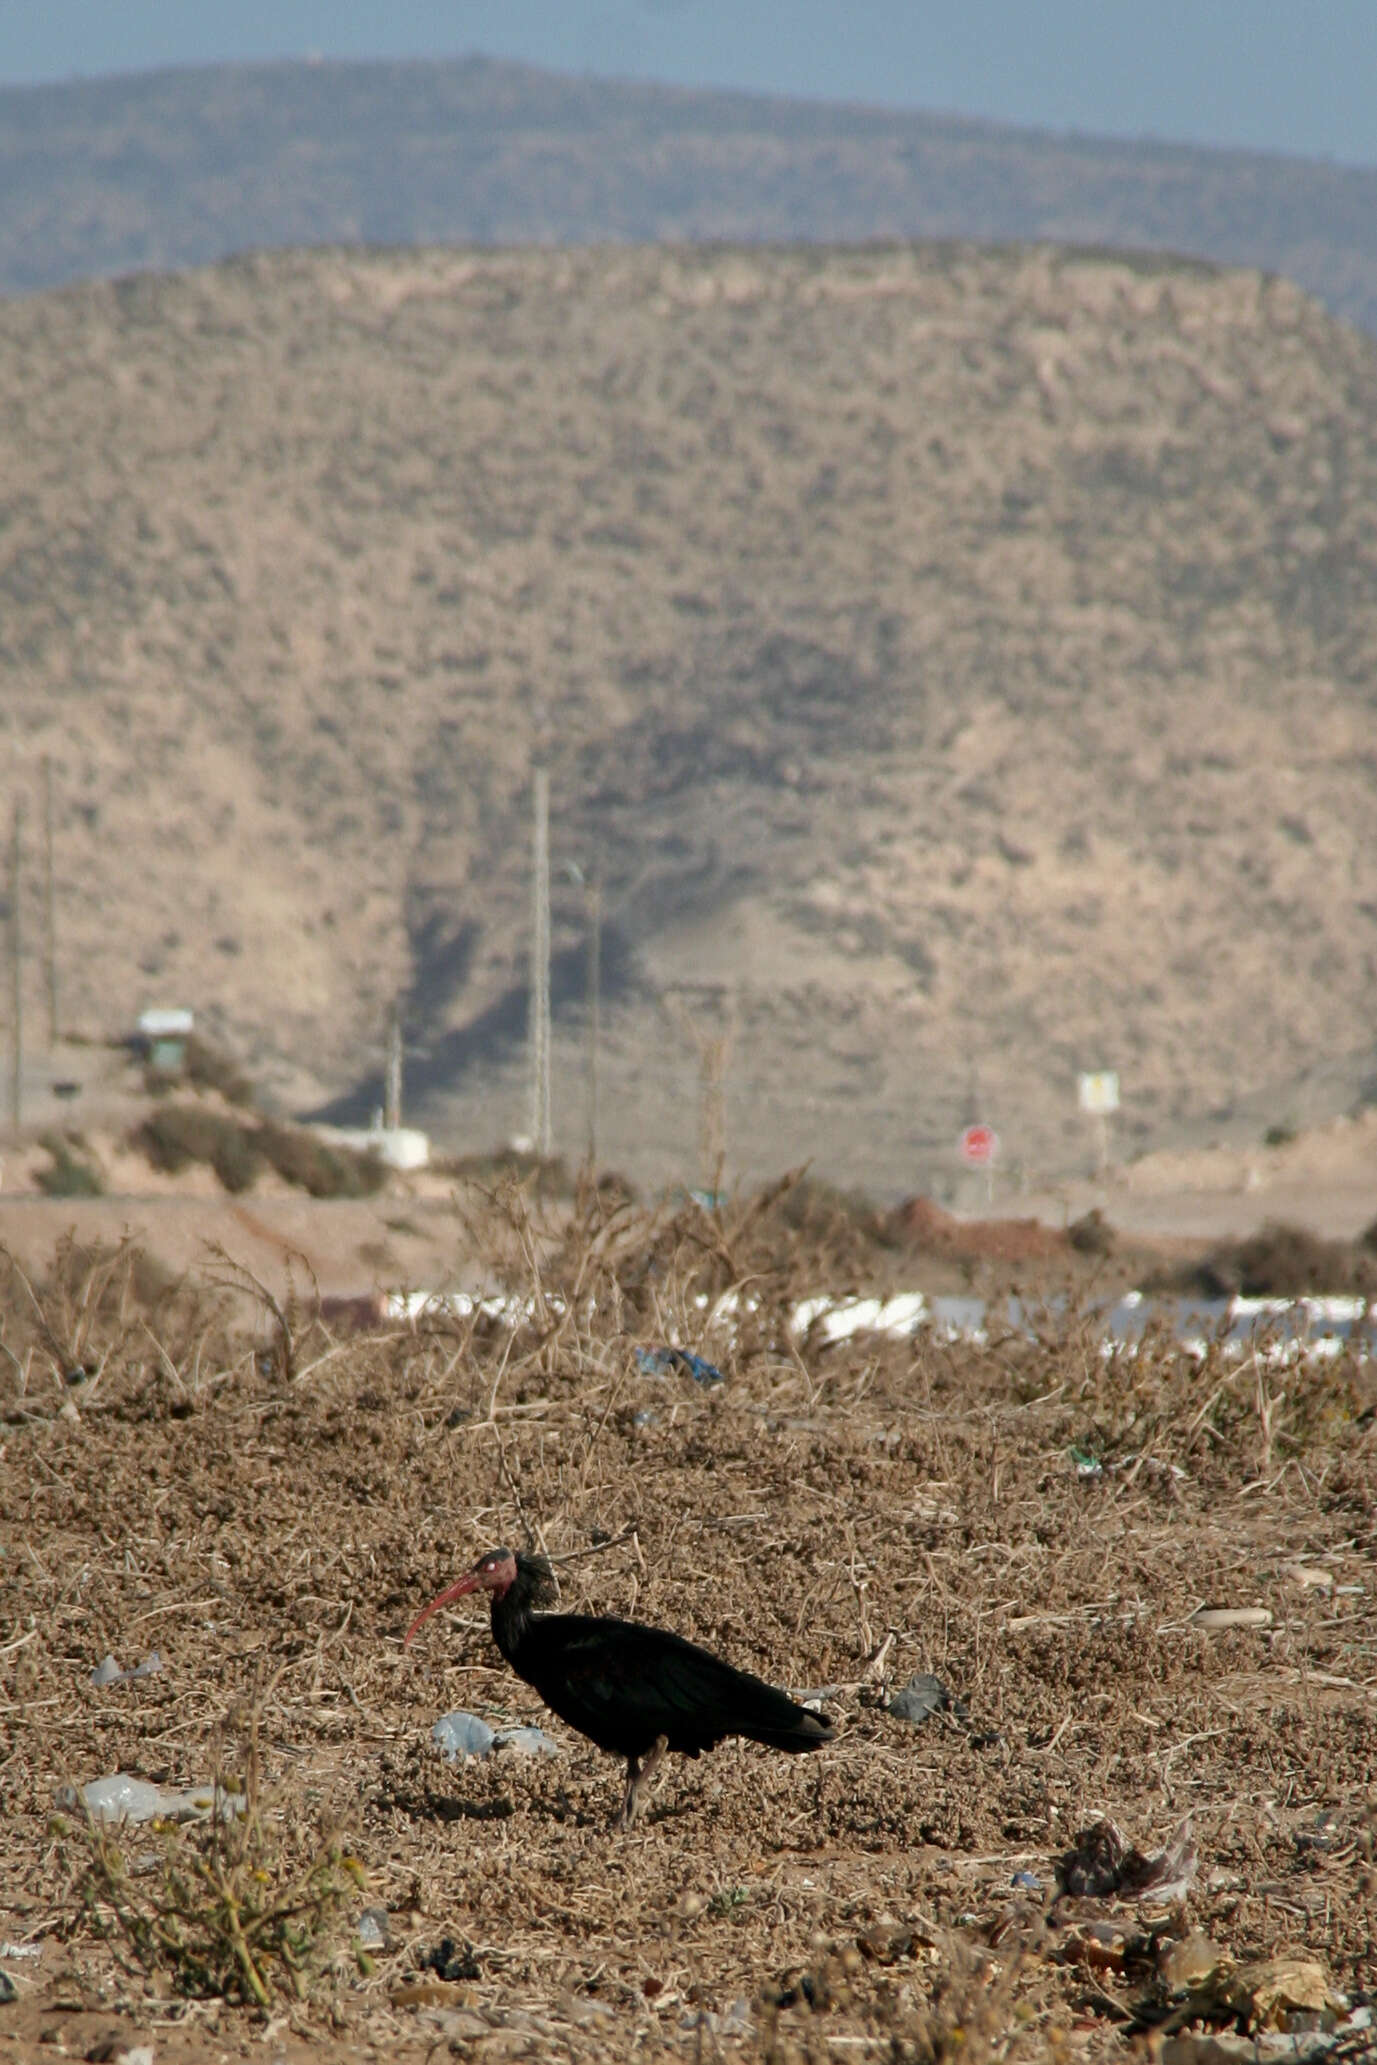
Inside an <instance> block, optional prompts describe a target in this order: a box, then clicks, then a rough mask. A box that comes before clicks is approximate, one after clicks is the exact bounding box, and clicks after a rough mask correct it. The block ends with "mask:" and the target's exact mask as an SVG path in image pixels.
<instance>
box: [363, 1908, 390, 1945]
mask: <svg viewBox="0 0 1377 2065" xmlns="http://www.w3.org/2000/svg"><path fill="white" fill-rule="evenodd" d="M358 1936H359V1942H360V1944H361V1945H362V1947H363V1948H364V1949H365V1950H390V1949H391V1948H392V1931H391V1928H390V1926H389V1917H388V1912H387V1909H386V1908H385V1907H365V1909H364V1911H363V1913H362V1914H361V1915H360V1916H359V1929H358Z"/></svg>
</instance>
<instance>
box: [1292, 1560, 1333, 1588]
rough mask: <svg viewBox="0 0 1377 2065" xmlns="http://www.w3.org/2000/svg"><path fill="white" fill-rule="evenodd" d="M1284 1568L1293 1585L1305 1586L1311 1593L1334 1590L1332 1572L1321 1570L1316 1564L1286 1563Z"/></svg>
mask: <svg viewBox="0 0 1377 2065" xmlns="http://www.w3.org/2000/svg"><path fill="white" fill-rule="evenodd" d="M1285 1568H1286V1575H1287V1577H1289V1578H1290V1580H1291V1582H1292V1583H1293V1584H1297V1585H1305V1586H1306V1587H1307V1588H1308V1589H1309V1590H1311V1591H1320V1592H1332V1591H1333V1589H1334V1573H1333V1571H1332V1570H1321V1569H1320V1567H1319V1565H1318V1564H1316V1563H1288V1564H1287V1565H1286V1566H1285Z"/></svg>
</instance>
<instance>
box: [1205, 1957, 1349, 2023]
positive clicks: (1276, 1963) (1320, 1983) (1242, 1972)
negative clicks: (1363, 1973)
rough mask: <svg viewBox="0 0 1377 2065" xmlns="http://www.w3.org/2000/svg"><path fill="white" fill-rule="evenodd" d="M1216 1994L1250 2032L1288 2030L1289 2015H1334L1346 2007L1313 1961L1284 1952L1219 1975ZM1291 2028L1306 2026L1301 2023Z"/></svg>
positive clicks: (1344, 2010)
mask: <svg viewBox="0 0 1377 2065" xmlns="http://www.w3.org/2000/svg"><path fill="white" fill-rule="evenodd" d="M1218 1992H1219V1999H1220V2001H1221V2002H1222V2003H1223V2005H1224V2006H1225V2007H1227V2008H1229V2009H1230V2010H1231V2011H1232V2013H1234V2014H1235V2015H1238V2016H1240V2017H1241V2018H1242V2020H1243V2022H1244V2023H1245V2024H1246V2026H1247V2028H1248V2030H1249V2031H1250V2032H1252V2033H1256V2031H1258V2030H1260V2029H1290V2028H1291V2027H1292V2026H1293V2025H1292V2017H1293V2016H1302V2017H1303V2016H1308V2015H1324V2014H1326V2013H1328V2014H1335V2015H1337V2014H1343V2013H1345V2012H1346V2011H1347V2008H1348V2002H1347V2001H1346V2000H1345V1999H1343V1997H1342V1996H1341V1995H1339V1994H1336V1993H1335V1992H1334V1989H1333V1987H1332V1986H1331V1984H1330V1980H1329V1974H1328V1972H1327V1971H1326V1970H1325V1968H1324V1966H1323V1965H1322V1964H1320V1963H1319V1961H1318V1960H1317V1959H1315V1958H1309V1957H1299V1956H1296V1955H1294V1954H1290V1953H1287V1952H1283V1953H1282V1954H1281V1955H1280V1956H1279V1957H1269V1958H1264V1959H1262V1960H1261V1961H1260V1962H1259V1963H1257V1964H1252V1965H1240V1966H1239V1967H1238V1969H1237V1970H1236V1971H1232V1972H1224V1973H1221V1975H1220V1978H1219V1981H1218ZM1295 2026H1297V2027H1299V2028H1305V2027H1306V2026H1307V2025H1306V2023H1305V2022H1304V2021H1301V2022H1299V2023H1297V2024H1296V2025H1295Z"/></svg>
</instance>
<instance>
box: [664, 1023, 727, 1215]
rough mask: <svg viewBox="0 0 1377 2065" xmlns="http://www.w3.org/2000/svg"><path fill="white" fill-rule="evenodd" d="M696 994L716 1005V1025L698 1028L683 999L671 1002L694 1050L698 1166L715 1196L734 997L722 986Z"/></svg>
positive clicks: (723, 1143)
mask: <svg viewBox="0 0 1377 2065" xmlns="http://www.w3.org/2000/svg"><path fill="white" fill-rule="evenodd" d="M699 994H700V995H701V996H703V997H704V998H708V997H712V998H713V999H714V1000H715V1002H716V1005H717V1012H718V1026H717V1030H716V1031H715V1032H708V1031H706V1030H705V1029H704V1028H703V1027H702V1026H700V1025H699V1023H698V1021H697V1019H696V1018H695V1017H694V1015H693V1012H692V1010H691V1009H690V1008H689V1006H688V1005H687V1004H686V1003H685V1002H684V1000H683V998H682V997H680V996H676V997H674V999H673V1003H674V1007H675V1012H676V1015H677V1016H678V1019H679V1023H680V1025H681V1026H682V1027H683V1029H684V1031H685V1032H686V1033H687V1034H688V1036H689V1039H690V1040H691V1041H692V1043H693V1045H694V1047H695V1048H696V1049H697V1051H698V1165H699V1170H700V1181H701V1183H702V1186H703V1189H704V1190H705V1191H707V1192H708V1193H709V1195H710V1196H712V1197H716V1196H717V1194H718V1192H719V1191H720V1190H721V1188H722V1171H723V1168H724V1166H725V1164H726V1159H727V1080H726V1078H727V1061H728V1058H729V1057H730V1054H731V1049H732V1039H733V1036H734V1034H735V1032H736V994H735V991H734V990H733V989H732V988H731V987H730V986H728V985H725V984H706V983H705V984H703V985H701V987H700V990H699Z"/></svg>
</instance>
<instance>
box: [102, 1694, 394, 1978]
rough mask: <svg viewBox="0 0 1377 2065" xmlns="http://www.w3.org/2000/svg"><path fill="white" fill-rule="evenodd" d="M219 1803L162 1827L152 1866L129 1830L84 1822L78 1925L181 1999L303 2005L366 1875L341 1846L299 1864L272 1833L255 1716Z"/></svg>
mask: <svg viewBox="0 0 1377 2065" xmlns="http://www.w3.org/2000/svg"><path fill="white" fill-rule="evenodd" d="M214 1799H215V1809H214V1812H213V1813H212V1814H211V1816H210V1818H209V1819H208V1820H206V1821H204V1822H196V1823H192V1824H189V1825H185V1826H181V1827H176V1828H169V1827H165V1826H162V1827H160V1828H159V1829H158V1831H157V1832H158V1836H159V1840H160V1843H161V1848H160V1850H159V1851H158V1852H157V1853H156V1854H155V1855H154V1856H153V1857H152V1858H151V1859H149V1858H147V1857H144V1858H140V1859H138V1860H131V1859H130V1857H129V1854H128V1845H129V1834H130V1832H129V1831H128V1830H127V1829H126V1828H124V1827H122V1826H120V1827H113V1828H112V1827H111V1826H109V1825H108V1824H106V1823H104V1822H101V1821H97V1820H95V1819H93V1818H91V1817H90V1816H88V1817H87V1819H86V1821H85V1823H84V1824H83V1825H81V1826H79V1827H72V1828H71V1830H70V1832H71V1833H72V1835H73V1836H74V1838H75V1840H76V1842H77V1844H78V1845H79V1847H80V1851H81V1862H80V1869H79V1872H78V1875H77V1880H76V1893H77V1898H78V1901H79V1905H80V1910H81V1913H82V1915H83V1917H84V1918H85V1920H86V1923H87V1925H88V1926H89V1927H90V1928H91V1929H92V1931H93V1932H94V1933H95V1934H96V1935H97V1936H99V1937H101V1938H103V1939H104V1940H105V1941H107V1942H110V1943H111V1944H112V1945H113V1946H114V1947H115V1949H116V1951H117V1953H122V1956H123V1961H124V1962H125V1963H126V1964H127V1965H128V1966H130V1967H132V1968H136V1969H139V1970H142V1971H144V1972H145V1973H148V1974H149V1975H157V1974H162V1975H164V1977H165V1978H166V1979H168V1980H170V1981H171V1984H172V1986H173V1988H174V1990H175V1991H176V1992H177V1993H178V1994H181V1995H183V1996H185V1997H189V1998H192V1999H211V1998H218V1999H223V2000H226V2001H229V2002H231V2003H234V2004H237V2005H240V2006H244V2007H254V2008H259V2009H263V2010H266V2009H268V2008H269V2007H270V2006H271V2005H272V2002H273V2000H274V1998H275V1997H277V1998H286V1999H290V2000H297V2001H301V2000H304V1999H305V1998H306V1997H307V1995H308V1993H309V1992H310V1990H311V1986H312V1984H313V1982H314V1981H315V1980H316V1979H317V1978H318V1977H319V1976H320V1974H321V1972H322V1970H323V1969H324V1967H325V1965H326V1964H327V1962H328V1960H329V1957H330V1955H331V1951H332V1949H333V1947H334V1938H335V1934H336V1930H337V1925H338V1923H339V1921H340V1919H341V1915H342V1912H343V1909H344V1907H345V1905H346V1903H348V1902H349V1901H350V1900H351V1898H352V1897H353V1896H354V1895H355V1894H356V1893H358V1892H359V1891H361V1890H362V1889H363V1887H364V1884H365V1880H364V1873H363V1867H362V1865H361V1864H360V1863H359V1862H358V1860H357V1858H355V1857H353V1856H350V1855H349V1854H348V1853H347V1852H346V1851H345V1850H344V1849H343V1847H342V1846H341V1844H340V1843H339V1841H338V1840H337V1839H335V1838H327V1839H324V1840H320V1841H318V1842H317V1843H316V1845H315V1846H314V1848H313V1849H312V1850H311V1851H310V1852H309V1853H308V1854H307V1855H305V1856H304V1857H303V1856H300V1855H299V1854H295V1853H294V1851H293V1849H292V1848H291V1846H290V1845H289V1844H288V1842H287V1841H285V1840H284V1838H283V1836H282V1835H281V1834H280V1833H278V1832H277V1831H276V1830H275V1829H274V1828H273V1827H272V1826H271V1825H270V1823H269V1821H268V1818H267V1816H266V1814H265V1812H264V1802H263V1789H262V1772H261V1764H260V1758H259V1752H258V1708H257V1706H256V1705H255V1706H254V1707H253V1708H252V1709H251V1711H250V1712H249V1715H248V1717H247V1721H246V1723H245V1724H244V1727H243V1735H242V1756H241V1759H240V1769H239V1770H238V1771H237V1772H235V1773H233V1774H226V1773H224V1772H221V1773H220V1774H218V1775H217V1777H216V1781H215V1789H214Z"/></svg>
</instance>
